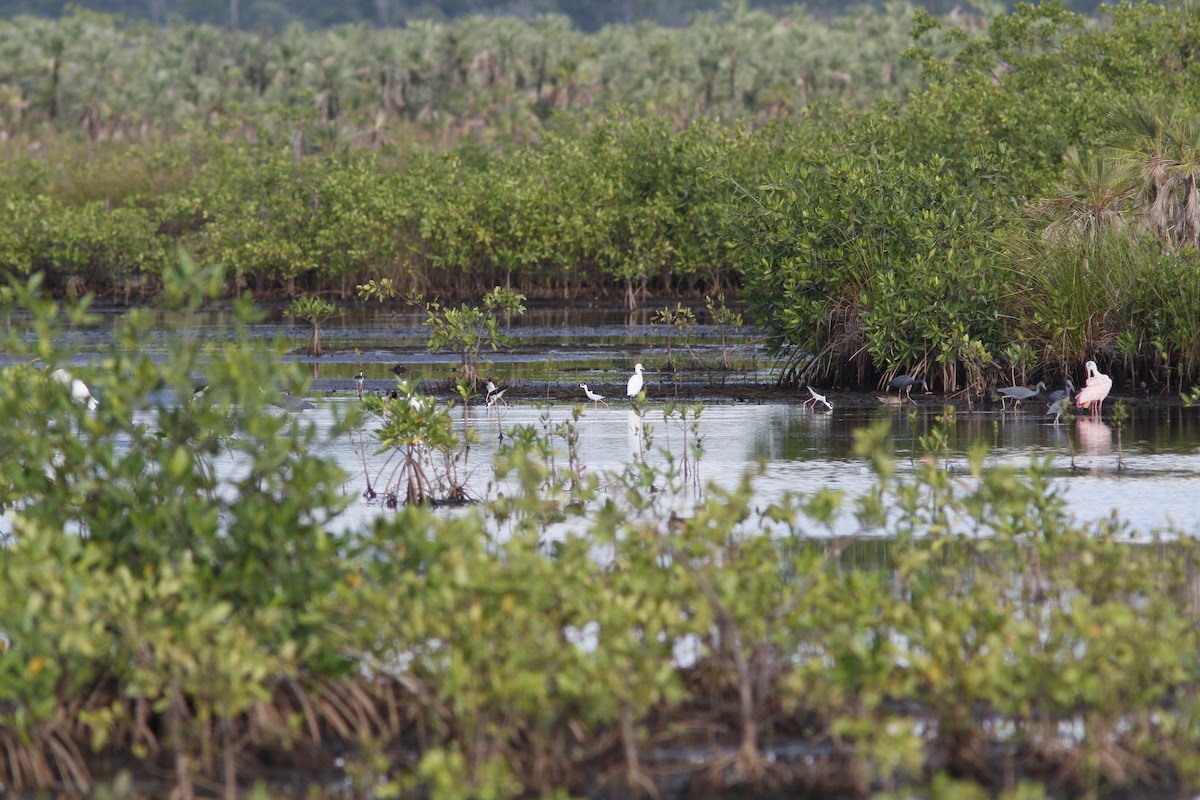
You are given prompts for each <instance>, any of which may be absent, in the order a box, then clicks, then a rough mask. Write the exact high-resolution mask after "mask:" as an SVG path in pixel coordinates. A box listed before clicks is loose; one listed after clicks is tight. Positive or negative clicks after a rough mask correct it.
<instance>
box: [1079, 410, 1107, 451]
mask: <svg viewBox="0 0 1200 800" xmlns="http://www.w3.org/2000/svg"><path fill="white" fill-rule="evenodd" d="M1075 432H1076V434H1077V435H1078V437H1079V447H1080V449H1082V450H1083V452H1084V453H1087V454H1088V455H1090V456H1106V455H1108V454H1109V453H1111V452H1112V438H1113V432H1112V428H1110V427H1109V426H1108V424H1107V423H1105V422H1102V421H1100V420H1094V419H1083V418H1082V417H1081V418H1079V419H1077V420H1075Z"/></svg>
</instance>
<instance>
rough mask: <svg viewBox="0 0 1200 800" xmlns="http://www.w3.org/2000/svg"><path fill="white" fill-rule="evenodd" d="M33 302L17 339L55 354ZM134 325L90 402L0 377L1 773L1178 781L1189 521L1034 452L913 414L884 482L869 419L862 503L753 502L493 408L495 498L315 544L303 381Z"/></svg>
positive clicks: (131, 320)
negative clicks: (499, 420)
mask: <svg viewBox="0 0 1200 800" xmlns="http://www.w3.org/2000/svg"><path fill="white" fill-rule="evenodd" d="M189 272H191V270H190V268H188V267H187V266H186V262H185V266H184V267H182V268H180V269H178V270H172V271H171V272H170V273H168V284H167V286H168V290H169V296H170V297H171V298H172V299H173V301H175V302H176V303H177V304H181V305H182V307H183V308H184V310H185V313H184V315H183V317H182V321H183V324H185V325H186V319H187V317H186V309H187V308H189V307H191V306H190V305H189V298H195V297H196V296H197V295H196V294H195V292H196V288H195V287H194V285H192V284H191V281H192V280H193V278H194V276H193V277H192V278H190V277H189ZM210 277H212V278H215V276H210ZM189 286H192V288H189ZM31 288H36V284H35V286H34V287H25V288H21V287H16V288H15V289H14V292H13V293H14V294H15V296H16V297H17V298H18V299H19V300H20V302H21V304H22V305H24V306H25V308H26V311H25V312H23V313H20V314H18V313H15V312H14V313H11V314H10V322H11V324H12V325H13V330H14V336H13V337H12V339H11V340H10V341H8V342H7V346H8V347H9V348H10V349H12V350H13V351H14V352H23V353H26V354H27V355H28V357H29V358H30V359H34V358H37V359H40V360H42V361H44V362H45V365H46V367H53V366H55V365H58V364H61V363H64V362H65V361H66V353H64V352H62V351H60V350H59V349H58V347H57V346H56V343H55V333H56V331H57V330H58V321H57V318H56V315H55V311H54V308H53V307H52V306H49V305H47V304H45V303H43V302H42V301H39V300H37V299H36V297H35V296H34V294H33V293H32V292H31ZM82 313H83V310H82V309H81V310H80V311H79V312H73V313H72V314H71V316H70V317H69V319H74V320H76V321H78V320H80V319H81V318H82ZM238 313H239V314H240V315H243V318H245V317H244V315H245V314H246V313H247V309H246V308H245V307H244V306H241V305H239V311H238ZM144 323H145V320H144V318H143V317H142V315H140V314H131V315H130V316H129V317H127V318H126V319H125V320H124V321H123V322H122V323H121V325H122V331H121V335H120V336H118V337H117V339H118V342H117V346H116V347H115V348H114V349H113V351H112V352H111V353H110V354H108V355H107V356H106V357H105V359H104V360H103V361H102V362H101V363H99V364H96V365H92V366H91V368H83V367H78V366H72V367H71V369H72V370H74V371H75V372H77V373H78V374H79V375H80V376H82V377H85V378H86V379H87V380H88V382H89V383H91V384H92V385H93V387H94V389H95V392H96V394H97V396H98V397H99V399H100V406H99V408H98V409H97V410H95V411H94V412H89V411H88V410H87V408H86V406H83V405H78V404H75V403H73V402H72V400H71V399H70V398H69V396H68V395H67V393H66V392H65V391H64V390H63V387H62V386H61V385H60V384H58V383H57V382H56V381H53V380H52V379H48V369H46V368H37V367H34V366H32V365H16V366H10V367H7V368H6V370H5V378H6V380H5V381H3V382H2V383H0V409H2V410H3V412H4V414H6V415H7V416H6V418H7V419H10V420H11V424H10V425H8V426H6V427H5V428H4V430H3V433H2V437H3V439H2V445H3V448H4V451H5V452H6V453H8V454H9V456H10V457H9V458H6V459H4V460H3V461H2V462H0V481H2V482H3V483H2V484H0V487H2V489H3V493H2V497H3V502H4V512H5V514H4V517H3V519H4V522H5V524H6V525H8V526H10V527H9V528H7V533H6V537H7V540H6V542H5V545H6V546H5V547H4V548H3V549H0V619H2V620H3V623H2V624H0V630H2V632H3V634H4V643H5V646H4V649H3V650H2V651H0V742H2V743H3V746H2V747H0V754H3V755H0V781H3V783H4V785H5V786H6V787H10V788H12V789H13V790H14V791H22V790H24V789H28V788H32V787H51V786H55V787H61V786H66V787H70V788H73V789H76V790H79V791H87V790H88V788H89V787H90V786H91V784H92V782H93V780H94V779H95V777H94V773H93V769H94V768H96V767H98V766H99V765H100V764H102V763H103V761H102V758H103V757H107V756H113V755H120V756H122V761H123V762H125V763H132V764H136V765H143V764H144V765H146V768H147V769H150V768H151V767H153V768H154V769H155V770H160V772H159V773H158V774H162V772H161V770H162V769H163V768H164V767H165V768H168V769H169V774H170V775H171V778H170V780H171V781H173V782H175V783H176V784H177V786H178V788H179V789H180V791H181V792H182V793H183V794H184V795H187V794H188V793H190V792H191V786H192V782H193V780H194V779H195V778H196V776H197V775H204V776H207V777H209V778H211V779H214V780H220V781H223V782H224V786H225V790H226V792H227V793H233V792H235V791H236V790H237V786H238V784H237V781H238V778H239V774H242V775H244V774H245V773H246V772H247V771H250V770H251V768H252V767H253V766H254V764H255V763H256V762H257V759H258V758H259V757H261V756H262V755H263V754H264V753H269V754H270V755H269V757H270V758H271V760H272V763H274V764H279V763H281V762H284V761H290V763H292V764H293V765H295V766H296V767H297V768H298V767H300V766H307V767H309V768H312V767H320V768H323V769H334V768H335V767H334V763H335V759H337V758H339V757H340V756H342V754H346V753H348V754H349V759H348V763H347V764H346V765H345V767H344V769H345V772H346V774H347V776H349V777H350V779H351V780H353V781H356V782H361V783H360V784H359V785H361V786H362V787H366V786H370V787H372V789H371V791H375V792H378V793H379V794H384V793H388V792H390V793H395V792H397V791H402V790H404V789H413V790H421V791H428V792H429V793H430V794H432V795H434V796H438V797H442V796H466V795H478V796H496V797H517V796H520V795H523V794H527V793H538V794H550V793H555V792H559V793H569V794H574V795H585V794H589V793H593V792H597V791H601V790H604V789H608V790H612V791H614V792H627V791H629V790H631V789H632V790H635V791H650V790H651V789H652V788H653V789H654V790H655V791H660V792H662V791H666V790H667V787H668V784H670V785H674V786H679V785H680V784H679V783H678V781H680V780H683V781H685V784H684V786H685V788H684V791H695V792H700V791H705V790H712V789H716V788H719V787H724V788H729V787H736V788H737V789H738V790H739V791H742V792H743V793H748V792H752V791H754V790H756V789H762V790H766V789H768V788H770V789H772V790H776V791H777V790H779V788H780V787H785V786H786V787H809V788H810V789H811V788H813V787H815V788H816V790H818V791H825V792H845V793H850V794H853V795H857V796H863V795H866V794H868V793H870V792H873V791H878V790H883V789H895V790H901V791H905V790H909V789H911V790H913V791H921V790H923V789H924V788H928V787H929V786H930V785H931V784H930V781H932V782H933V785H934V786H944V781H946V780H947V777H946V776H950V775H953V776H955V777H956V780H958V781H962V782H971V783H976V784H979V785H980V786H982V787H985V788H987V789H989V790H993V791H997V792H999V791H1012V792H1025V793H1030V792H1032V793H1035V794H1036V792H1037V791H1038V789H1037V788H1036V787H1034V788H1030V787H1022V786H1021V785H1018V783H1017V782H1018V781H1019V780H1024V781H1030V782H1033V783H1034V784H1041V785H1043V786H1045V787H1048V788H1051V789H1052V790H1054V791H1097V792H1099V791H1106V790H1108V789H1118V788H1129V787H1136V788H1145V787H1150V786H1155V787H1159V788H1163V789H1166V790H1170V791H1175V792H1184V791H1189V790H1191V789H1192V788H1194V787H1195V785H1196V784H1197V782H1198V781H1200V759H1198V758H1197V755H1196V750H1195V746H1194V742H1195V740H1196V736H1197V733H1198V732H1197V730H1196V727H1195V720H1196V719H1198V718H1200V717H1198V716H1197V711H1200V709H1197V708H1196V702H1195V699H1194V698H1195V697H1196V696H1197V694H1198V692H1197V690H1198V689H1200V663H1198V662H1197V657H1196V654H1197V653H1198V652H1200V641H1198V640H1197V630H1196V626H1195V624H1194V621H1195V609H1194V592H1193V587H1194V586H1195V581H1196V580H1197V569H1196V553H1195V543H1194V542H1193V541H1192V540H1190V539H1186V538H1174V537H1171V538H1163V539H1151V538H1149V537H1146V536H1144V535H1143V536H1141V537H1139V538H1137V539H1136V540H1135V539H1133V538H1132V536H1133V533H1134V532H1132V531H1128V530H1126V529H1124V528H1123V527H1122V526H1121V525H1120V524H1119V523H1117V522H1115V521H1111V520H1110V521H1107V522H1105V523H1101V524H1096V525H1092V526H1087V527H1082V526H1079V525H1077V524H1076V523H1074V522H1072V521H1071V520H1070V519H1069V518H1068V516H1067V514H1066V513H1065V511H1064V506H1063V503H1062V501H1061V499H1060V498H1059V497H1058V495H1057V493H1056V490H1055V488H1054V486H1053V484H1052V483H1051V479H1052V477H1053V476H1052V474H1051V473H1050V471H1049V469H1048V466H1047V465H1045V464H1042V463H1039V462H1036V461H1035V462H1033V463H1032V464H1031V465H1030V467H1028V468H1027V469H1024V470H1018V469H1014V468H1011V467H1006V466H989V465H987V463H986V459H987V456H986V452H984V451H982V450H981V451H977V452H974V453H973V454H972V455H971V456H970V458H969V460H968V461H967V463H965V464H944V463H943V459H942V458H941V455H942V454H940V453H939V452H937V441H938V439H937V436H936V435H931V436H929V437H927V438H926V439H924V440H923V446H924V447H925V448H926V449H927V450H928V451H930V452H929V455H930V457H928V458H926V459H922V460H920V461H918V462H917V463H916V465H915V466H914V467H913V472H912V473H911V474H909V475H907V476H900V475H898V473H897V470H898V468H899V465H897V464H896V463H895V462H894V461H893V460H892V459H891V458H890V457H889V455H888V454H887V431H886V428H879V427H876V428H867V429H863V430H860V431H859V432H858V433H857V438H858V446H857V450H856V452H857V453H858V456H859V457H860V458H862V459H863V460H864V462H865V463H868V464H870V465H871V468H872V469H873V470H874V471H875V474H876V476H877V485H876V487H875V488H874V490H873V491H871V492H868V493H867V494H865V495H864V496H862V497H860V498H847V497H844V496H842V495H841V494H840V493H837V492H833V491H830V490H819V491H816V492H814V493H811V494H796V495H789V496H787V497H785V498H783V499H782V500H780V501H779V502H777V503H774V504H770V505H766V506H765V507H759V505H757V504H756V503H755V502H754V501H753V497H754V495H753V476H749V475H748V476H747V477H746V478H745V479H744V480H743V482H742V483H741V484H740V485H739V486H737V487H735V488H733V489H730V490H719V489H716V488H711V487H710V488H707V489H705V490H704V492H703V495H702V496H701V497H700V498H699V499H698V500H697V501H696V502H695V503H694V505H693V506H692V507H691V508H690V510H689V511H688V512H687V513H686V514H685V515H684V516H680V515H679V514H678V513H677V512H678V511H679V510H682V509H681V508H680V506H679V505H678V502H679V501H680V499H681V498H682V497H683V496H685V494H686V491H688V490H689V488H690V487H692V486H694V485H695V484H694V483H693V482H692V479H690V478H689V476H688V474H687V472H686V471H685V469H684V465H685V464H686V463H687V458H688V456H687V451H686V450H685V452H684V454H683V459H682V460H681V459H680V458H679V457H678V456H676V455H672V454H671V453H670V451H669V450H666V451H658V452H657V453H655V452H650V451H647V452H643V453H641V454H639V455H638V456H637V457H636V458H635V460H634V461H632V462H631V463H630V464H629V465H627V467H626V469H624V470H623V471H621V472H619V473H616V474H608V475H603V476H601V475H596V474H593V473H592V472H591V471H590V470H588V469H587V465H585V464H580V463H578V461H577V459H575V458H573V457H571V450H572V445H571V442H572V435H571V431H570V423H569V422H568V423H564V425H562V426H559V428H556V429H555V430H554V431H553V432H552V433H551V434H550V435H549V436H546V435H542V434H539V432H538V431H536V430H533V429H516V430H513V431H510V434H511V435H509V436H507V437H506V441H507V442H508V446H507V447H506V449H505V450H504V451H503V452H502V453H501V454H500V455H499V457H498V459H497V462H496V471H497V472H496V479H497V481H498V482H500V484H501V485H503V486H504V491H503V493H502V494H498V495H497V496H496V497H495V498H494V499H491V500H489V501H488V502H486V503H483V504H480V505H479V506H477V507H474V508H468V509H464V510H461V511H459V512H456V513H455V514H454V515H451V516H443V515H439V514H435V513H433V512H431V511H430V510H429V509H427V508H424V507H422V506H419V505H413V506H408V507H405V508H403V509H401V510H400V511H398V512H397V513H396V514H395V516H394V517H387V518H381V519H380V520H379V521H377V522H376V523H375V524H374V525H372V526H371V527H370V528H369V529H368V530H360V531H351V532H348V533H346V534H344V535H342V536H340V537H336V538H334V537H330V536H328V535H327V534H326V525H327V523H328V522H329V521H330V520H331V519H333V518H334V517H335V516H336V514H337V513H338V511H339V509H341V508H342V507H343V505H344V503H345V502H346V501H345V499H344V497H343V495H342V493H341V492H340V491H339V484H340V481H341V480H342V476H341V475H339V473H338V471H337V470H336V469H334V468H333V466H332V465H331V464H329V463H328V462H326V461H323V460H321V459H319V458H316V457H314V456H312V455H311V454H310V451H309V449H310V447H311V446H312V445H313V444H314V443H315V439H314V436H315V434H314V432H313V430H312V429H311V428H309V427H306V426H303V425H300V424H298V423H297V422H295V421H293V420H290V419H287V418H282V417H277V416H275V415H273V414H270V413H268V412H267V411H266V403H267V400H268V398H269V396H270V391H265V390H274V389H276V387H277V382H278V381H281V380H283V381H284V382H288V381H290V380H292V379H294V378H296V377H297V376H295V375H294V374H292V372H291V371H290V370H289V369H285V368H283V367H281V366H280V365H279V364H278V363H277V362H276V361H275V360H273V359H271V358H268V357H266V355H267V354H266V353H264V352H262V351H261V350H259V349H257V347H256V346H255V345H254V343H253V341H252V340H251V339H250V338H249V337H243V338H241V339H240V340H238V341H237V342H233V343H230V344H228V345H225V346H222V347H221V349H220V350H219V351H218V352H212V353H203V352H200V351H197V350H195V349H194V348H195V347H196V344H195V343H196V341H197V340H196V339H195V338H194V337H186V336H181V337H178V340H177V341H175V343H173V344H172V345H171V348H172V349H171V353H170V355H171V357H170V358H168V359H151V358H149V357H148V356H146V355H145V354H144V353H142V352H141V351H139V350H138V349H137V348H136V346H135V344H136V342H137V338H138V337H137V334H138V332H139V331H141V330H142V329H143V328H142V326H143V325H144ZM193 372H200V373H202V374H203V375H204V377H205V379H206V380H207V382H208V390H207V392H206V393H205V395H204V397H203V398H197V399H192V391H193V384H192V373H193ZM166 390H171V392H172V395H171V396H172V397H173V398H174V399H173V400H169V399H167V396H166V395H155V394H154V392H158V391H166ZM159 397H161V398H163V399H157V398H159ZM147 403H149V405H150V409H147V410H144V411H143V410H139V409H141V408H143V407H144V406H145V405H146V404H147ZM155 407H156V408H157V410H156V411H154V410H152V409H154V408H155ZM578 413H584V411H583V410H582V409H581V410H580V411H579V412H578ZM670 413H671V412H670V411H669V410H664V421H667V420H668V419H669V417H670ZM352 422H353V420H347V423H352ZM335 435H336V434H335ZM556 443H558V444H556ZM689 446H692V447H694V445H688V444H686V439H685V447H689ZM562 447H565V448H566V450H567V454H566V458H563V457H562V454H561V453H556V450H557V449H559V448H562ZM225 453H228V456H226V455H224V454H225ZM664 489H666V491H664ZM780 742H786V743H787V745H788V747H787V748H786V749H780V748H778V744H779V743H780ZM672 753H683V754H685V758H683V759H681V760H678V761H677V760H673V758H672V756H671V754H672ZM94 756H95V757H96V758H93V757H94ZM128 758H132V761H126V759H128ZM137 768H139V769H140V766H139V767H137ZM239 771H240V772H239ZM681 776H683V777H682V778H681ZM931 776H932V777H931ZM963 788H965V787H963Z"/></svg>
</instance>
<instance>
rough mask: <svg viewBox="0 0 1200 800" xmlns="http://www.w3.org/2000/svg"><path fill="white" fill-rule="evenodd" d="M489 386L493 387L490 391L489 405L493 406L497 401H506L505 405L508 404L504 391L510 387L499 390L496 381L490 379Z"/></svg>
mask: <svg viewBox="0 0 1200 800" xmlns="http://www.w3.org/2000/svg"><path fill="white" fill-rule="evenodd" d="M488 386H489V387H491V389H492V391H490V392H488V396H487V407H488V408H491V407H492V406H494V405H496V404H497V403H504V405H506V406H507V405H508V401H507V400H505V399H504V393H505V392H507V391H508V389H500V390H497V389H496V385H495V384H494V383H492V382H491V381H488Z"/></svg>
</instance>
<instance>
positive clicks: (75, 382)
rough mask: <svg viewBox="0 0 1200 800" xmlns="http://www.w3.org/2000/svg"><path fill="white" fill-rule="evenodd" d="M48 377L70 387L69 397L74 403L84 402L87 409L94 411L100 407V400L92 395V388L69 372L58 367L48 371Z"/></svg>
mask: <svg viewBox="0 0 1200 800" xmlns="http://www.w3.org/2000/svg"><path fill="white" fill-rule="evenodd" d="M50 377H51V378H54V380H56V381H58V382H59V383H61V384H62V385H63V386H67V387H70V389H71V399H72V400H74V401H75V402H76V403H84V404H86V405H87V407H88V411H95V410H96V409H97V408H99V407H100V401H99V400H97V399H96V398H95V397H93V396H92V390H91V389H89V388H88V385H87V384H86V383H84V382H83V381H81V380H79V378H75V377H72V376H71V373H69V372H67V371H66V370H65V369H63V368H61V367H59V368H58V369H56V370H54V372H51V373H50Z"/></svg>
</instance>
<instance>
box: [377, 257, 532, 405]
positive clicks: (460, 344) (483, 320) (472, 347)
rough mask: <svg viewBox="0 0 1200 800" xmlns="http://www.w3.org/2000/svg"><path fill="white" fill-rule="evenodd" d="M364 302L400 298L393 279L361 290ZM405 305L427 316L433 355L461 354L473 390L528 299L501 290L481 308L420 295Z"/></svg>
mask: <svg viewBox="0 0 1200 800" xmlns="http://www.w3.org/2000/svg"><path fill="white" fill-rule="evenodd" d="M358 292H359V296H360V297H361V298H363V299H364V300H371V299H376V300H385V299H388V298H391V297H395V296H396V295H397V291H396V288H395V286H394V285H393V284H392V282H391V280H390V279H387V278H384V279H383V280H381V281H379V282H378V283H377V282H375V281H374V280H371V281H369V282H368V283H365V284H362V285H360V286H359V287H358ZM404 299H405V301H406V302H408V303H410V304H412V305H415V306H417V307H418V308H420V309H421V310H422V311H423V312H424V313H425V325H426V327H428V328H429V342H428V347H429V349H430V351H432V352H435V353H436V352H439V351H446V350H448V351H450V352H453V353H458V355H459V358H460V360H461V367H460V368H459V377H460V379H461V381H462V382H464V383H466V384H467V385H469V386H472V387H474V386H476V385H477V384H478V383H479V363H480V358H481V354H482V352H483V350H484V348H488V349H490V350H492V351H495V350H498V349H499V348H500V347H502V346H504V345H506V344H507V343H508V337H507V336H506V335H505V334H504V333H503V332H501V330H500V324H501V322H502V321H503V320H504V319H508V318H510V317H513V316H519V315H521V314H524V313H525V295H523V294H520V293H519V292H514V291H512V290H511V289H505V288H503V287H500V286H497V287H495V288H494V289H492V290H491V291H490V292H488V293H487V294H485V295H484V296H483V300H482V301H481V303H480V304H479V305H477V306H476V305H472V304H470V303H463V304H462V305H461V306H459V307H457V308H453V307H449V306H443V305H442V304H441V303H440V302H438V301H437V300H426V299H425V298H424V297H423V296H421V295H419V294H415V295H407V296H405V297H404Z"/></svg>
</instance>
